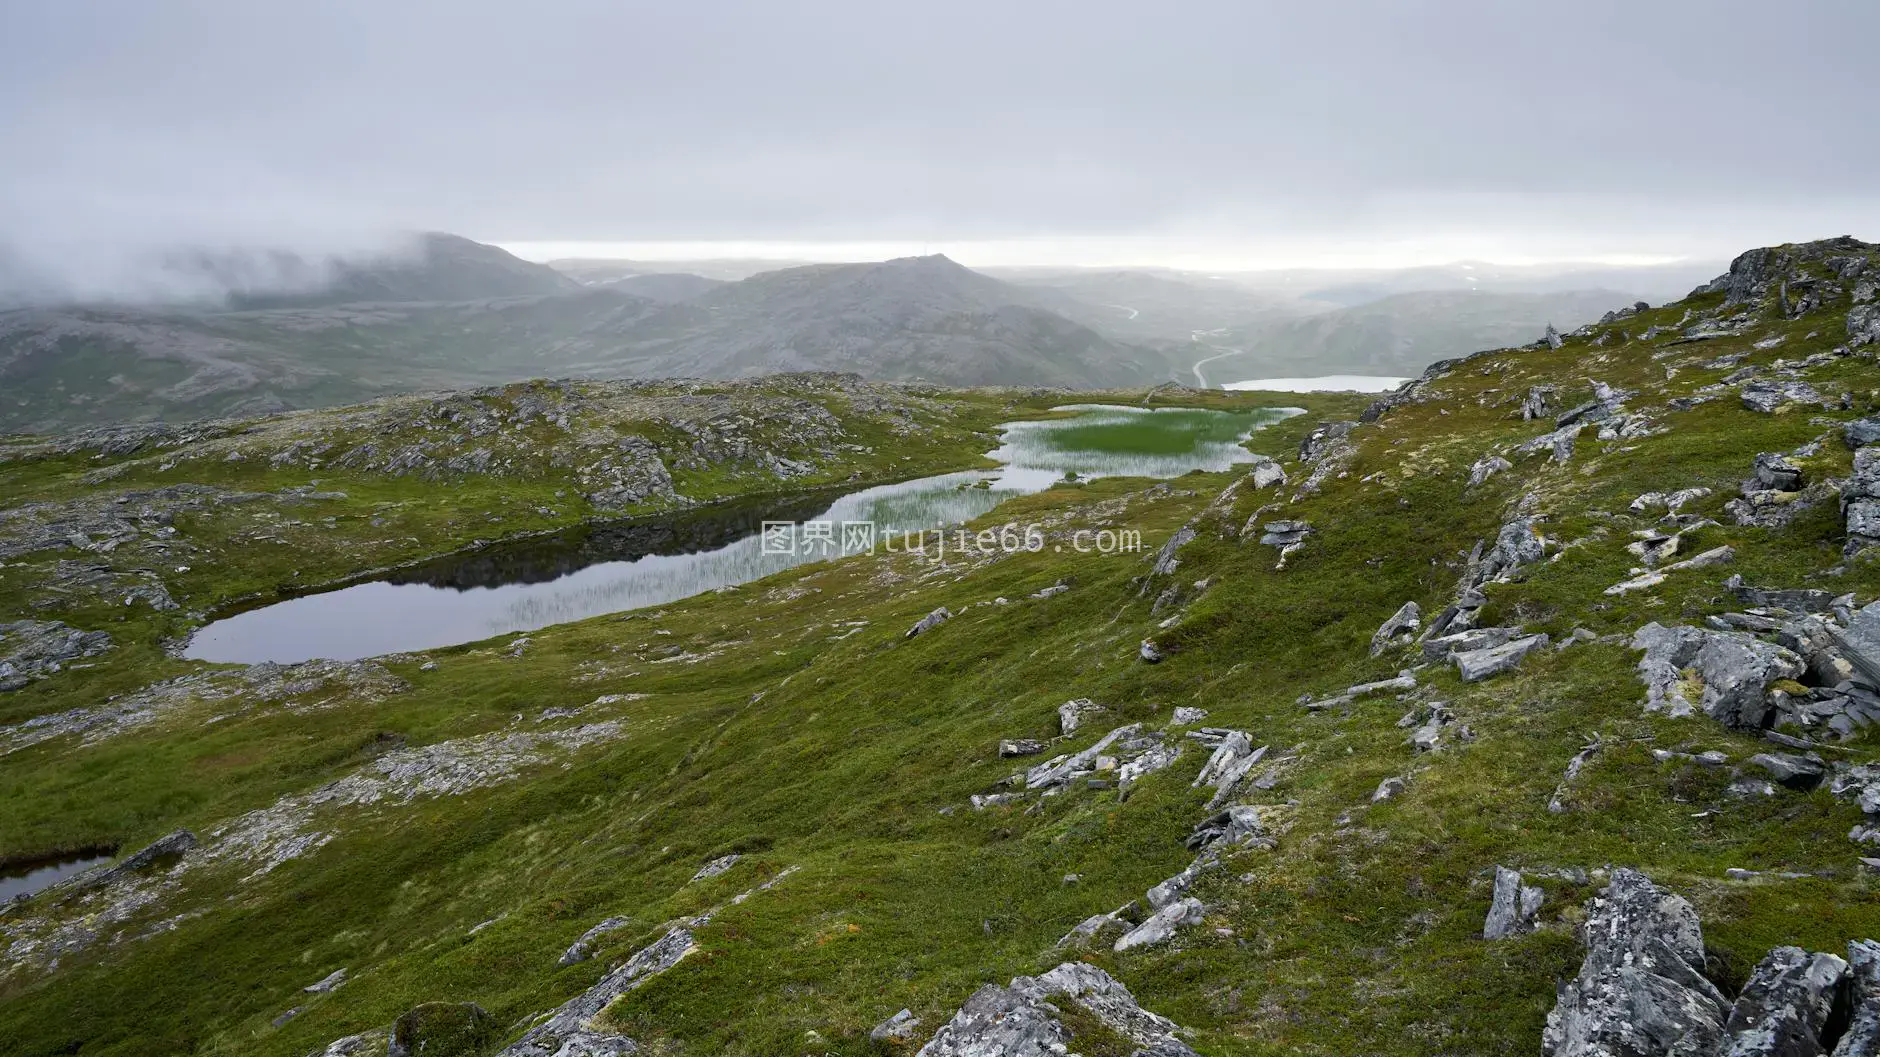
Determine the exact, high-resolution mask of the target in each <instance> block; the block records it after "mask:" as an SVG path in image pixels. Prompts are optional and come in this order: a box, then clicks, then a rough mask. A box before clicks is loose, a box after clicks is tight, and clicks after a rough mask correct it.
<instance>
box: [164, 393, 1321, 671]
mask: <svg viewBox="0 0 1880 1057" xmlns="http://www.w3.org/2000/svg"><path fill="white" fill-rule="evenodd" d="M1061 410H1069V411H1075V412H1076V414H1074V415H1072V416H1071V417H1068V418H1062V419H1053V420H1050V421H1043V422H1039V421H1028V422H1013V423H1008V424H1007V425H1005V426H1004V427H1003V428H1004V430H1005V435H1004V437H1003V443H1002V444H1001V445H1000V446H999V448H998V449H997V450H995V451H993V452H991V453H990V457H991V458H992V459H993V460H995V461H996V462H998V463H1000V464H1001V465H1000V466H999V467H997V468H996V469H987V470H968V471H964V472H961V473H950V474H941V475H939V476H935V477H923V478H920V479H918V480H913V481H902V482H900V483H898V484H888V485H880V486H877V487H874V488H866V489H862V490H859V491H855V492H850V493H847V494H839V493H836V492H831V491H824V492H820V493H807V494H803V493H800V494H797V495H795V496H792V497H789V498H786V499H775V500H770V501H767V502H760V503H746V504H741V505H736V506H729V505H727V506H714V507H710V508H707V509H705V510H701V511H694V512H681V513H677V514H671V515H665V516H661V517H655V518H645V519H639V520H634V521H624V522H618V523H615V524H611V525H599V526H590V527H584V528H581V529H576V530H572V531H570V532H567V533H560V534H557V535H554V536H547V537H538V538H534V539H529V540H520V541H516V542H514V543H510V544H502V545H498V546H495V547H490V548H487V549H485V550H482V551H479V552H477V553H474V554H469V555H460V556H453V557H449V558H444V559H439V560H437V561H433V562H428V563H425V564H423V565H417V566H412V567H409V568H406V569H401V570H399V571H398V572H397V573H395V574H389V575H387V576H385V577H382V578H380V579H378V580H374V581H372V582H370V583H361V584H354V585H352V586H349V587H341V588H337V589H335V590H331V591H326V592H322V593H318V594H309V595H303V596H300V597H296V598H289V599H287V600H285V601H281V602H276V603H274V604H272V605H266V606H262V607H260V608H257V609H251V610H248V611H246V612H242V613H236V614H234V615H232V616H229V617H226V618H224V619H221V620H217V621H215V622H213V623H211V624H209V625H207V626H206V627H204V628H202V629H201V630H200V631H198V632H197V633H196V635H195V637H194V638H192V639H191V640H190V642H189V645H188V647H187V648H186V649H185V650H184V656H186V657H190V658H193V659H196V660H204V661H218V662H225V663H226V662H232V663H239V664H259V663H261V662H263V661H275V662H279V663H284V664H285V663H294V662H299V661H306V660H312V659H314V658H327V659H331V660H357V659H359V658H362V657H374V656H380V655H383V654H387V653H401V652H407V651H413V650H425V649H434V648H437V647H441V646H452V645H456V644H458V643H463V642H475V641H478V640H480V639H486V638H489V637H491V636H493V635H501V634H505V633H509V632H517V631H528V630H533V629H535V628H542V627H548V626H550V625H553V624H564V623H568V622H570V621H575V620H582V619H585V618H587V617H592V616H597V615H600V614H603V613H617V612H622V611H625V610H631V609H643V608H646V607H649V606H658V605H664V604H666V603H668V602H674V601H677V600H679V599H681V598H689V597H691V596H693V595H696V594H700V593H703V592H705V591H713V590H717V589H720V588H725V587H732V586H736V585H738V584H744V583H749V582H751V581H753V580H758V579H762V578H763V577H765V576H769V575H770V574H772V573H775V572H779V571H781V570H783V569H787V568H790V567H791V566H795V565H801V564H804V563H806V562H811V561H820V560H824V559H827V558H836V557H842V556H844V555H847V554H853V553H861V552H864V551H866V550H867V549H868V547H867V546H865V545H864V544H863V541H862V540H861V539H859V538H855V539H845V538H844V535H845V534H844V533H843V532H842V531H841V528H840V526H841V525H842V524H843V523H850V524H871V525H873V526H874V538H875V540H876V541H877V542H878V541H879V540H881V539H883V538H885V536H886V535H887V534H889V533H894V534H900V533H906V532H916V531H920V530H930V529H935V528H951V527H953V526H957V525H960V524H963V523H965V522H968V521H971V520H973V519H974V518H977V517H980V516H981V515H984V514H986V513H988V512H990V511H991V510H993V509H994V508H995V507H997V506H998V505H999V504H1000V503H1003V502H1005V501H1006V500H1007V499H1011V498H1013V497H1014V496H1020V495H1029V494H1031V493H1033V492H1039V491H1043V490H1044V489H1046V488H1049V487H1051V486H1052V485H1054V484H1056V483H1057V482H1059V481H1061V480H1063V479H1064V477H1065V475H1066V474H1067V473H1072V472H1074V473H1076V474H1077V475H1078V476H1080V477H1083V478H1092V477H1108V476H1119V475H1122V476H1132V477H1155V478H1168V477H1177V476H1180V475H1181V474H1184V473H1188V472H1189V471H1191V470H1207V471H1217V470H1225V469H1228V468H1229V467H1231V466H1234V465H1236V464H1239V463H1246V462H1250V461H1252V458H1253V456H1252V454H1251V453H1249V452H1248V451H1247V450H1246V448H1244V447H1242V446H1241V442H1242V441H1244V440H1245V439H1246V438H1247V437H1248V436H1250V435H1251V434H1252V432H1253V431H1254V430H1256V429H1259V428H1261V427H1263V426H1266V425H1269V424H1271V423H1273V422H1276V421H1279V420H1280V419H1283V418H1286V417H1289V416H1290V415H1295V414H1299V413H1300V412H1299V411H1298V410H1296V409H1292V408H1277V409H1260V410H1254V411H1236V412H1226V411H1206V410H1196V409H1190V408H1158V409H1154V410H1149V409H1145V408H1134V407H1112V406H1108V405H1094V404H1085V405H1073V406H1070V407H1067V408H1063V409H1061ZM766 522H772V523H775V522H789V523H793V524H794V525H795V526H796V528H795V529H794V530H788V529H786V530H785V531H786V533H793V535H791V536H789V537H788V538H790V539H791V545H790V548H789V551H788V552H787V553H778V550H779V549H780V548H778V547H776V546H774V543H775V540H774V539H773V540H772V542H773V546H765V545H764V543H765V539H764V532H763V529H764V524H765V523H766ZM819 525H834V526H836V531H835V534H834V536H833V538H831V539H827V540H825V539H823V538H821V537H820V535H819V534H816V533H814V532H812V531H811V529H812V528H813V527H814V526H819Z"/></svg>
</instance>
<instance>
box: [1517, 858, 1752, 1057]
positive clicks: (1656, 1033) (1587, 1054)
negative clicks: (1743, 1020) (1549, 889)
mask: <svg viewBox="0 0 1880 1057" xmlns="http://www.w3.org/2000/svg"><path fill="white" fill-rule="evenodd" d="M1587 911H1588V913H1587V919H1586V923H1585V924H1584V926H1583V927H1582V928H1581V933H1580V934H1581V937H1582V939H1583V940H1584V941H1585V943H1586V957H1585V959H1584V960H1582V961H1581V963H1580V971H1579V973H1578V975H1576V976H1575V977H1574V978H1573V979H1572V980H1571V981H1569V982H1568V983H1567V984H1566V985H1565V986H1563V987H1561V988H1560V992H1559V998H1558V1000H1557V1001H1556V1002H1555V1004H1554V1008H1553V1011H1552V1012H1550V1013H1549V1014H1548V1015H1547V1027H1546V1029H1545V1030H1544V1031H1543V1033H1542V1035H1541V1053H1542V1054H1543V1055H1544V1057H1621V1055H1624V1057H1671V1055H1673V1054H1676V1055H1679V1057H1685V1055H1688V1057H1700V1055H1708V1054H1713V1053H1716V1052H1717V1049H1718V1044H1719V1043H1720V1042H1721V1040H1722V1038H1723V1025H1724V1020H1725V1018H1726V1016H1727V1014H1728V1008H1729V1003H1728V1002H1726V1001H1725V1000H1724V997H1723V995H1722V993H1720V992H1719V991H1718V990H1717V988H1716V985H1714V984H1712V983H1711V982H1710V981H1709V979H1707V978H1706V977H1705V976H1704V935H1703V930H1702V929H1701V928H1700V927H1699V925H1698V921H1697V912H1696V911H1695V910H1692V909H1691V905H1690V904H1689V903H1687V902H1685V901H1684V900H1683V899H1681V898H1679V897H1678V896H1676V895H1673V894H1671V893H1670V892H1667V891H1665V890H1663V889H1661V888H1659V887H1658V886H1656V885H1654V884H1652V883H1651V881H1650V880H1649V879H1648V878H1646V877H1645V875H1643V874H1641V873H1639V872H1637V871H1635V870H1630V869H1625V868H1620V869H1617V870H1614V871H1613V874H1612V881H1611V883H1610V884H1608V885H1607V886H1606V890H1605V891H1604V892H1602V893H1601V894H1600V895H1598V896H1596V897H1594V898H1593V899H1592V900H1591V901H1589V903H1588V904H1587Z"/></svg>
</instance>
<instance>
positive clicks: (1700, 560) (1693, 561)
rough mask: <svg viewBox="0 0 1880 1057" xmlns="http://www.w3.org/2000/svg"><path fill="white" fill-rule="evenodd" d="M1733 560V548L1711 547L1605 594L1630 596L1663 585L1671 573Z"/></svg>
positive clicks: (1620, 583) (1615, 586)
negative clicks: (1635, 592) (1634, 592)
mask: <svg viewBox="0 0 1880 1057" xmlns="http://www.w3.org/2000/svg"><path fill="white" fill-rule="evenodd" d="M1735 560H1736V548H1735V547H1732V546H1730V545H1728V544H1725V545H1723V546H1721V547H1712V548H1711V549H1709V550H1707V551H1704V552H1702V553H1701V554H1695V555H1692V556H1691V557H1689V558H1686V559H1684V560H1683V561H1681V562H1672V563H1671V564H1670V565H1667V566H1664V567H1663V568H1659V569H1654V570H1652V571H1651V572H1647V573H1642V574H1640V575H1638V576H1634V577H1633V578H1631V579H1630V580H1622V581H1620V582H1619V583H1616V584H1613V585H1612V586H1611V587H1608V588H1606V594H1609V595H1624V594H1630V593H1632V592H1633V591H1643V590H1646V589H1647V588H1652V587H1657V586H1658V585H1659V584H1661V583H1664V582H1665V579H1666V577H1668V576H1669V575H1670V574H1671V573H1676V572H1683V571H1685V570H1687V569H1707V568H1710V567H1711V566H1715V565H1726V564H1728V563H1730V562H1733V561H1735Z"/></svg>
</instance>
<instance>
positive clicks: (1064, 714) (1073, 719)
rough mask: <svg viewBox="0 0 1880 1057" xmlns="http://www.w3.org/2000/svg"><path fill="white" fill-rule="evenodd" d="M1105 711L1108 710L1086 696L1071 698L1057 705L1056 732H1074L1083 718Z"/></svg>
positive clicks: (1081, 723) (1082, 723) (1082, 721)
mask: <svg viewBox="0 0 1880 1057" xmlns="http://www.w3.org/2000/svg"><path fill="white" fill-rule="evenodd" d="M1105 711H1108V710H1107V709H1105V708H1104V707H1103V706H1102V705H1099V704H1097V703H1096V702H1095V701H1092V700H1090V699H1089V698H1087V697H1075V698H1072V699H1071V700H1069V701H1066V702H1064V703H1063V704H1061V705H1059V706H1058V733H1059V734H1075V733H1077V728H1078V727H1081V726H1083V725H1084V720H1086V719H1089V718H1090V717H1091V716H1095V715H1098V714H1101V713H1103V712H1105Z"/></svg>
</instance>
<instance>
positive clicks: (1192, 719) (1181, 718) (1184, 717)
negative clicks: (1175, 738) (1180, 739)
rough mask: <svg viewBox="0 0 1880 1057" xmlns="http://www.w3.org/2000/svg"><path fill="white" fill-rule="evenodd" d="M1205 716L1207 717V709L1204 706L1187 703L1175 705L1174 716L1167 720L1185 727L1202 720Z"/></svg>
mask: <svg viewBox="0 0 1880 1057" xmlns="http://www.w3.org/2000/svg"><path fill="white" fill-rule="evenodd" d="M1207 718H1208V711H1207V709H1205V708H1194V707H1192V706H1189V705H1176V706H1175V716H1174V718H1173V719H1171V720H1169V722H1170V723H1171V724H1173V725H1174V726H1177V727H1187V726H1193V725H1194V724H1196V723H1199V722H1201V721H1202V720H1204V719H1207Z"/></svg>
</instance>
